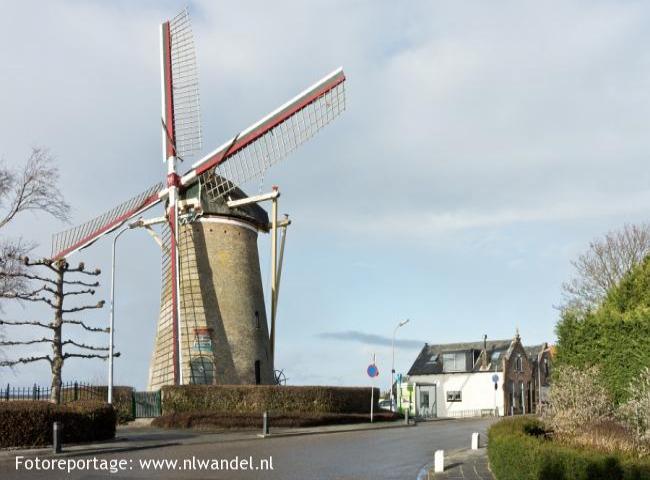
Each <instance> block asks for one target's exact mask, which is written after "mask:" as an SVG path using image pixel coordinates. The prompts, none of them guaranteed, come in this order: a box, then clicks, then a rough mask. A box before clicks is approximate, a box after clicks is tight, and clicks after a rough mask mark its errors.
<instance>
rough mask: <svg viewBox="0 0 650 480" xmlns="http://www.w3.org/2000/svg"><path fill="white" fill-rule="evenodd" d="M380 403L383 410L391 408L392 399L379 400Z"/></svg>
mask: <svg viewBox="0 0 650 480" xmlns="http://www.w3.org/2000/svg"><path fill="white" fill-rule="evenodd" d="M378 405H379V408H381V409H382V410H390V400H379V404H378Z"/></svg>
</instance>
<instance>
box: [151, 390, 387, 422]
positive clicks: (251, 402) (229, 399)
mask: <svg viewBox="0 0 650 480" xmlns="http://www.w3.org/2000/svg"><path fill="white" fill-rule="evenodd" d="M370 398H371V391H370V387H367V388H365V387H363V388H362V387H309V386H304V387H303V386H291V387H289V386H278V385H182V386H165V387H162V413H163V415H167V414H171V413H190V412H223V413H254V414H259V413H262V412H264V411H269V412H273V413H369V412H370ZM374 399H375V406H374V408H375V409H377V401H378V399H379V389H377V388H375V393H374Z"/></svg>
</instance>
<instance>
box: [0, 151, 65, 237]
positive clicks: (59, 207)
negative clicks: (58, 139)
mask: <svg viewBox="0 0 650 480" xmlns="http://www.w3.org/2000/svg"><path fill="white" fill-rule="evenodd" d="M4 172H5V173H4V174H2V178H1V179H0V181H1V182H2V183H3V184H5V185H7V186H9V187H10V188H9V190H10V191H12V194H9V193H5V192H3V193H5V196H8V195H12V200H11V204H10V207H9V209H8V211H7V212H6V213H5V215H4V217H3V218H1V219H0V228H2V227H4V226H5V225H6V224H7V223H9V222H10V221H11V220H13V219H14V218H15V217H16V215H18V214H19V213H20V212H23V211H26V210H41V211H44V212H47V213H49V214H50V215H52V216H53V217H55V218H57V219H59V220H62V221H67V220H68V217H69V214H70V206H69V205H68V204H67V203H66V202H65V200H64V199H63V195H62V194H61V192H60V191H59V189H58V188H57V186H56V185H57V182H58V179H59V170H58V168H57V167H56V166H54V165H53V159H52V157H51V156H50V154H49V153H48V151H47V150H46V149H43V148H32V152H31V155H30V156H29V159H28V160H27V163H26V164H25V167H24V168H23V170H22V172H21V173H20V174H16V173H15V172H11V171H9V170H7V169H4ZM12 185H13V189H12V188H11V186H12Z"/></svg>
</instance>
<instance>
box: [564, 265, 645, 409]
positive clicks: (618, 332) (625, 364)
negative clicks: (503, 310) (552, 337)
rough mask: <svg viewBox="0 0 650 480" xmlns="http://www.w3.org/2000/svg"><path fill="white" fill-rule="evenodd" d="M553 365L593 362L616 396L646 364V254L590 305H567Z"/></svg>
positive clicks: (620, 399)
mask: <svg viewBox="0 0 650 480" xmlns="http://www.w3.org/2000/svg"><path fill="white" fill-rule="evenodd" d="M556 333H557V337H558V341H557V357H556V359H555V362H556V363H555V364H556V365H558V366H559V365H572V366H575V367H578V368H584V367H588V366H590V365H597V366H598V367H599V368H600V371H601V375H602V380H603V381H604V383H605V384H606V385H607V388H608V390H609V392H610V393H611V395H612V397H613V398H614V401H615V402H616V403H617V404H618V403H622V402H625V401H626V400H627V398H628V395H629V393H628V385H629V384H630V382H634V381H635V380H636V379H637V378H638V376H639V374H640V373H641V372H642V371H643V369H644V368H645V367H650V356H649V355H648V354H647V352H648V350H650V256H649V257H646V259H645V260H644V261H643V262H642V263H641V264H639V265H637V266H636V267H634V268H633V269H632V270H631V271H630V272H629V273H628V274H627V275H625V276H624V277H623V279H622V280H621V281H620V283H619V284H618V285H616V286H615V287H614V288H612V289H611V290H610V291H609V292H608V293H607V297H606V298H605V300H604V301H603V303H602V304H601V305H600V306H599V307H598V308H596V309H595V310H594V311H590V312H587V313H582V312H580V311H576V310H571V309H568V310H565V311H564V312H562V316H561V318H560V320H559V321H558V323H557V326H556Z"/></svg>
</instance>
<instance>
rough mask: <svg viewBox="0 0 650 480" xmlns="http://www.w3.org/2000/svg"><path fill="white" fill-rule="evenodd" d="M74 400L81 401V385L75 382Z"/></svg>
mask: <svg viewBox="0 0 650 480" xmlns="http://www.w3.org/2000/svg"><path fill="white" fill-rule="evenodd" d="M74 399H75V400H79V384H78V383H77V382H74Z"/></svg>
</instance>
